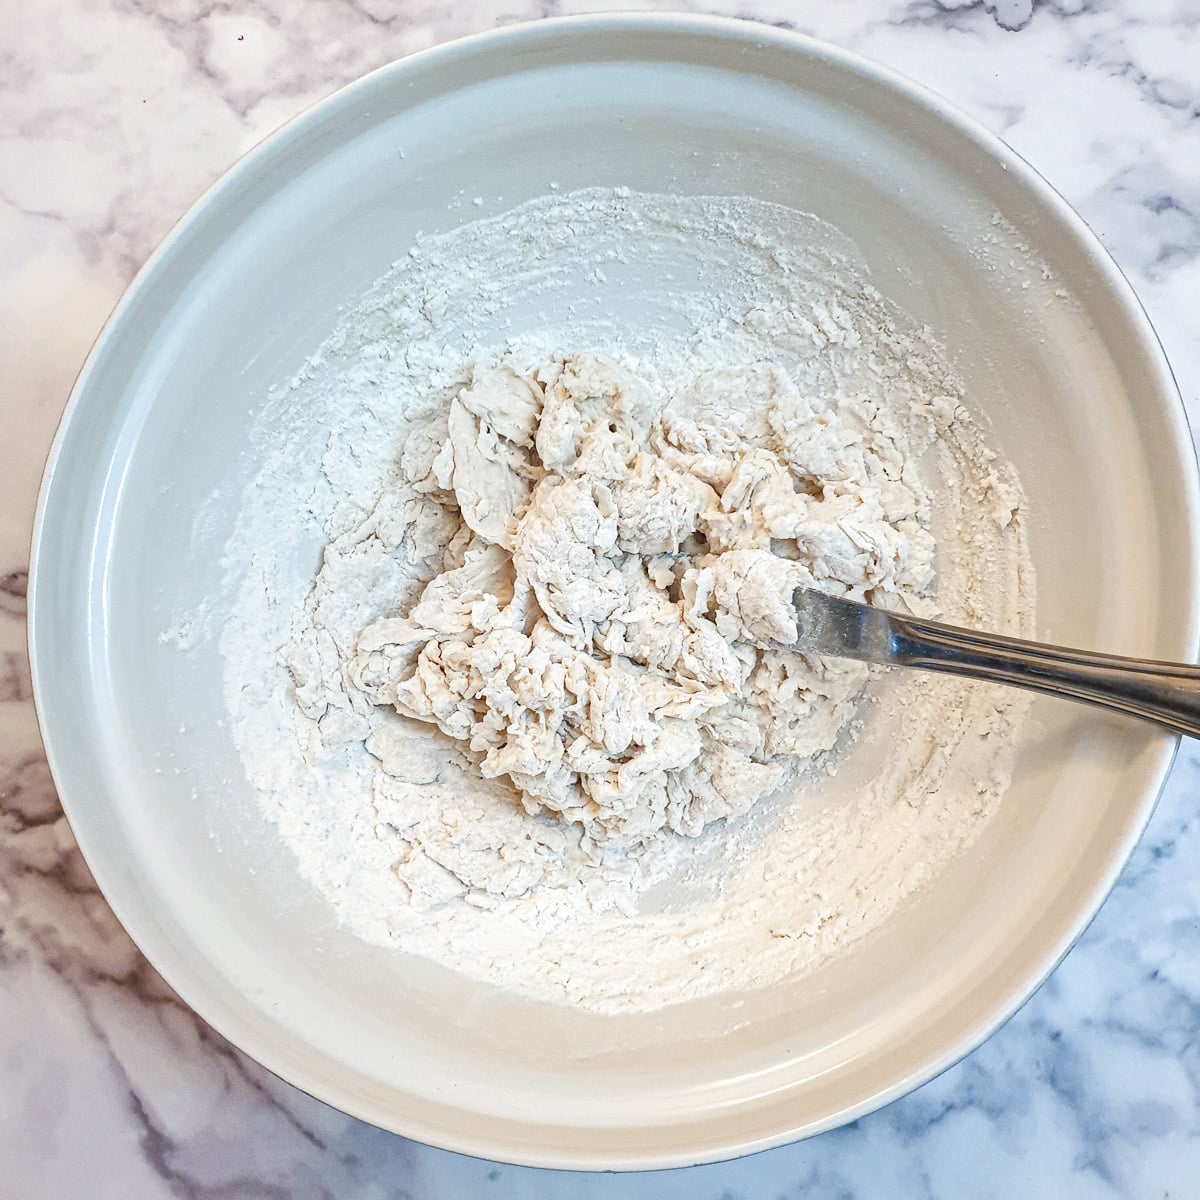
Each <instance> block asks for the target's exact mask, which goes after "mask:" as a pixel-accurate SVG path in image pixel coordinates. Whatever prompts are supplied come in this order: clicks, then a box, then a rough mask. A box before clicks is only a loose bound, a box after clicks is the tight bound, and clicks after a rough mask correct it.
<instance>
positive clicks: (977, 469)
mask: <svg viewBox="0 0 1200 1200" xmlns="http://www.w3.org/2000/svg"><path fill="white" fill-rule="evenodd" d="M697 247H702V248H703V252H702V255H698V254H697ZM618 296H619V297H621V298H622V306H621V308H620V310H619V311H621V312H624V313H625V314H626V315H627V316H628V315H629V314H631V313H633V312H637V313H638V314H639V316H640V318H641V319H640V320H639V321H638V322H637V323H634V322H633V321H632V320H631V319H630V320H623V321H622V322H621V323H619V324H618V323H616V322H614V321H613V320H612V315H611V313H612V310H613V309H615V307H616V306H615V305H614V304H613V299H614V297H618ZM630 297H632V299H631V298H630ZM960 390H961V389H960V388H959V386H958V385H957V383H956V381H955V380H954V378H953V374H952V372H951V371H950V370H949V369H948V368H947V366H946V365H945V363H944V362H943V360H942V357H941V355H940V352H939V350H938V348H937V347H936V345H935V343H934V341H933V339H932V338H931V336H930V335H929V334H928V332H927V331H924V330H921V329H919V328H916V327H914V326H913V325H912V323H911V322H910V321H908V320H906V319H905V318H904V316H903V315H902V314H900V313H899V312H897V311H896V310H895V309H894V308H893V307H892V306H891V305H889V304H888V303H887V302H886V301H884V300H883V298H882V297H881V296H879V295H878V294H877V293H876V292H875V291H874V290H873V289H871V288H870V287H869V286H868V285H867V284H866V283H865V281H864V278H863V274H862V272H861V270H860V269H859V268H857V267H856V266H855V263H854V258H853V247H851V246H849V245H848V244H847V243H846V242H845V241H844V239H842V238H841V237H840V235H838V234H837V233H836V231H833V230H832V229H830V228H829V227H828V226H826V225H823V224H822V223H821V222H819V221H817V220H816V219H815V218H812V217H807V216H804V215H802V214H796V213H792V212H790V211H788V210H784V209H781V208H778V207H776V206H771V205H766V204H761V203H758V202H754V201H750V200H746V199H730V198H717V199H695V198H679V197H654V196H638V195H633V194H630V193H624V192H612V191H599V190H596V191H589V192H582V193H576V194H573V195H566V196H557V195H556V196H551V197H546V198H544V199H542V200H539V201H535V202H533V203H531V204H529V205H526V206H523V208H521V209H517V210H515V211H514V212H512V213H509V214H507V215H505V216H502V217H499V218H494V219H491V220H486V221H480V222H476V223H474V224H472V225H468V226H464V227H463V228H461V229H459V230H456V231H454V232H453V233H450V234H447V235H441V236H438V237H432V238H427V239H423V240H421V241H419V242H418V244H417V245H416V246H415V247H414V248H413V250H412V252H411V254H410V255H409V256H408V258H407V259H405V260H402V261H401V262H399V263H398V264H397V265H396V266H395V268H394V269H393V271H392V272H391V273H390V274H389V275H388V276H387V277H385V279H383V280H381V281H380V283H379V284H378V285H377V286H376V288H375V289H373V291H372V293H371V294H370V295H369V296H368V297H366V298H365V299H364V300H363V302H362V303H361V305H360V306H359V307H358V308H357V310H356V311H354V312H352V313H349V314H347V316H346V317H345V319H344V320H343V321H342V323H341V324H340V326H339V328H338V330H337V331H335V333H334V334H333V336H332V337H331V338H330V340H329V342H328V343H327V345H326V346H325V347H323V348H322V350H321V351H320V353H319V354H318V355H316V356H315V357H314V359H313V360H312V361H311V362H310V364H309V366H308V367H307V368H306V370H305V371H304V372H303V373H302V375H301V376H300V377H299V378H298V379H297V380H296V381H295V382H294V384H293V385H292V387H291V388H290V389H289V390H288V391H287V392H286V393H284V394H281V395H280V396H278V397H276V399H275V401H274V402H273V403H272V405H270V406H268V410H267V412H266V414H265V415H264V418H263V421H262V423H261V427H260V437H261V444H262V445H263V447H264V463H265V466H264V470H263V472H262V474H261V476H260V478H259V479H258V480H257V481H256V483H255V486H254V487H253V488H252V489H250V490H249V491H248V492H247V496H246V503H245V508H244V511H243V514H242V519H241V521H240V523H239V528H238V530H237V532H236V533H235V535H234V537H233V539H232V540H231V543H230V546H229V548H228V559H229V562H230V565H231V569H233V570H237V571H239V572H240V573H241V574H242V576H243V577H244V578H243V583H242V586H241V589H240V600H239V602H238V605H237V609H236V612H235V614H234V619H233V620H232V621H231V622H230V623H229V624H228V625H227V627H226V631H225V634H224V637H223V642H222V652H223V655H224V659H225V663H226V693H227V701H228V704H229V708H230V713H231V716H232V718H233V722H234V728H235V729H236V731H237V736H238V740H239V745H240V747H241V750H242V754H243V759H244V762H245V765H246V770H247V774H248V776H249V777H250V779H251V781H252V782H253V783H255V784H256V785H257V787H258V788H259V790H260V794H261V795H262V798H263V803H264V805H265V806H266V809H267V811H268V813H269V814H270V815H271V816H272V818H273V819H274V820H275V822H276V823H277V825H278V827H279V830H280V836H281V839H282V840H283V842H284V843H285V844H286V845H287V846H288V847H289V849H290V850H291V852H292V853H294V854H295V856H296V858H297V861H298V864H299V866H300V869H301V871H302V872H303V873H304V874H305V875H306V877H307V878H308V879H309V880H310V881H311V882H312V883H313V884H314V885H315V886H316V887H317V888H318V889H319V890H320V891H321V892H322V893H324V895H325V896H326V897H327V898H328V899H329V901H330V902H331V903H332V904H333V905H334V907H335V908H336V910H337V911H338V913H339V916H340V917H341V919H342V920H343V921H344V922H345V923H346V924H348V925H349V926H350V927H351V928H352V929H354V930H355V931H356V932H357V933H359V934H360V935H361V936H363V937H364V938H366V939H368V940H371V941H375V942H380V943H383V944H388V945H393V946H396V947H398V948H400V949H403V950H405V951H409V952H412V953H418V954H423V955H427V956H429V957H432V958H435V959H437V960H439V961H441V962H443V963H445V964H446V965H449V966H451V967H454V968H456V969H458V970H461V971H463V972H464V973H466V974H468V975H471V976H473V977H476V978H481V979H484V980H488V981H490V982H493V983H498V984H500V985H501V986H504V987H508V988H512V989H515V990H518V991H522V992H525V993H527V994H530V995H532V996H536V997H539V998H543V999H558V1000H567V1001H571V1002H573V1003H577V1004H581V1005H584V1006H586V1007H589V1008H592V1009H595V1010H597V1011H620V1010H630V1009H649V1008H654V1007H658V1006H661V1005H663V1004H666V1003H670V1002H673V1001H678V1000H683V999H687V998H690V997H695V996H700V995H704V994H710V993H712V992H714V991H718V990H737V989H745V988H750V987H758V986H764V985H766V984H769V983H770V982H772V981H773V980H776V979H779V978H781V977H783V976H784V975H787V974H790V973H793V972H796V971H801V970H805V969H809V968H811V967H813V966H814V965H817V964H819V963H820V962H822V961H824V960H825V959H826V958H827V957H828V956H829V955H831V954H834V953H837V952H839V951H843V950H844V949H846V948H847V947H849V946H852V945H853V944H854V942H855V941H856V940H858V939H859V938H861V937H863V936H865V935H866V934H868V933H870V932H871V931H873V930H875V929H877V928H879V927H880V926H881V925H882V923H883V922H884V921H885V920H886V918H887V916H888V915H889V914H890V913H891V912H893V911H894V910H895V908H896V906H897V905H898V904H899V903H901V902H902V901H903V899H904V898H905V897H906V896H908V895H910V894H911V893H912V892H913V891H914V890H916V889H917V888H918V887H920V886H921V885H922V884H923V883H925V882H927V881H929V880H931V879H934V878H936V876H937V873H938V871H939V870H940V869H941V868H943V867H944V866H945V865H946V864H947V863H948V862H949V861H950V860H951V859H952V858H953V857H954V855H955V854H957V853H958V852H959V851H960V850H961V849H962V848H963V847H964V846H966V845H967V844H969V843H970V841H971V840H972V839H973V838H974V836H975V835H976V833H977V832H978V831H979V829H980V827H981V825H982V823H983V821H984V820H985V819H986V817H987V814H988V812H989V811H990V810H991V808H992V807H993V805H994V804H995V802H996V800H997V798H998V797H999V795H1000V794H1001V793H1002V791H1003V788H1004V786H1005V783H1006V780H1007V777H1008V773H1009V771H1010V768H1011V763H1010V761H1009V760H1010V757H1011V745H1012V740H1013V737H1012V735H1013V732H1014V730H1015V727H1016V725H1017V723H1018V722H1019V720H1020V719H1021V717H1022V715H1023V712H1024V709H1025V701H1024V700H1023V699H1022V698H1021V697H1019V696H1018V695H1016V694H1008V693H1003V692H999V691H995V690H992V689H988V688H985V687H980V686H977V685H971V684H967V683H961V682H957V681H952V680H945V679H937V680H929V679H920V678H917V677H915V676H914V677H911V678H904V679H897V678H895V677H891V678H888V679H887V680H881V679H879V678H878V677H869V675H868V672H867V669H866V668H865V667H863V666H862V665H861V664H857V663H853V662H849V661H844V660H835V659H820V658H816V657H813V656H809V655H805V654H803V653H802V652H799V651H797V650H796V649H792V648H789V646H788V644H789V643H790V642H792V641H793V640H794V633H795V630H794V622H793V621H792V618H791V615H790V610H789V607H788V599H789V597H790V593H791V590H792V588H794V587H795V586H797V585H799V584H805V585H809V586H817V587H820V588H822V589H824V590H826V591H830V592H833V593H835V594H840V595H850V596H853V597H855V598H860V599H866V600H868V601H870V602H873V603H879V604H882V605H884V606H886V607H892V608H901V609H905V610H908V611H913V612H918V613H921V614H923V615H934V614H935V613H936V614H941V615H944V616H947V617H949V618H952V619H957V620H961V621H964V622H970V623H975V624H978V625H981V626H988V627H991V628H997V629H1008V630H1011V631H1013V632H1024V631H1027V629H1028V623H1029V620H1030V615H1031V599H1032V582H1031V577H1030V572H1029V569H1028V566H1027V556H1026V551H1025V544H1024V535H1023V531H1022V525H1021V503H1022V498H1021V492H1020V488H1019V485H1018V483H1017V481H1016V479H1015V477H1014V475H1013V473H1012V471H1011V470H1010V469H1009V468H1007V467H1006V466H1005V465H1004V464H1002V463H1000V462H999V461H998V460H997V459H996V458H995V456H994V454H992V453H991V452H990V451H989V450H988V449H987V448H986V446H985V444H984V442H983V440H982V438H981V435H980V433H979V431H978V430H977V429H976V428H975V426H974V425H973V423H972V422H971V420H970V419H969V418H968V416H967V414H966V412H965V410H964V409H963V407H962V405H961V403H960ZM317 430H323V431H324V433H323V438H324V440H323V442H321V443H316V444H317V445H318V446H319V449H318V450H317V451H316V452H313V451H312V450H311V449H310V447H312V446H313V445H314V435H315V433H316V431H317ZM289 508H291V509H293V510H295V511H298V512H302V513H303V514H304V515H303V517H301V518H298V519H297V520H296V522H295V526H294V528H292V529H287V528H285V529H282V530H280V529H279V528H278V524H279V522H278V513H279V512H280V511H281V510H284V511H286V510H287V509H289ZM314 545H320V546H322V547H323V550H322V556H321V561H320V565H319V569H318V570H317V571H316V573H315V579H314V573H313V571H312V568H311V567H306V566H305V565H304V563H305V561H311V560H306V559H305V553H306V550H305V548H308V549H311V548H312V547H313V546H314ZM247 562H249V564H250V566H249V569H248V570H247V567H246V564H247ZM880 697H883V704H882V708H883V709H885V710H888V711H891V712H893V713H898V712H902V713H903V714H904V716H903V721H904V732H903V737H902V738H900V739H895V740H894V743H892V744H888V745H886V746H882V747H881V746H880V745H879V744H877V743H873V740H872V734H873V732H874V731H875V730H882V729H883V728H884V727H885V726H886V724H887V720H888V718H887V717H886V715H885V714H883V713H878V712H876V711H874V710H876V709H878V708H880V707H881V706H880V705H872V704H869V703H866V701H868V700H878V699H879V698H880ZM893 720H894V719H893ZM856 730H857V731H858V736H857V738H855V737H854V736H853V734H854V733H855V731H856ZM868 765H869V769H867V770H864V768H867V767H868ZM834 770H836V771H837V772H838V775H837V778H838V780H839V782H840V781H842V780H854V781H856V786H855V787H854V788H853V791H852V794H851V795H849V796H848V797H847V795H846V794H845V792H844V789H841V793H840V794H839V795H838V796H837V797H835V796H834V793H833V791H831V788H830V786H829V784H828V777H829V773H830V772H832V771H834ZM859 777H861V780H859Z"/></svg>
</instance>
